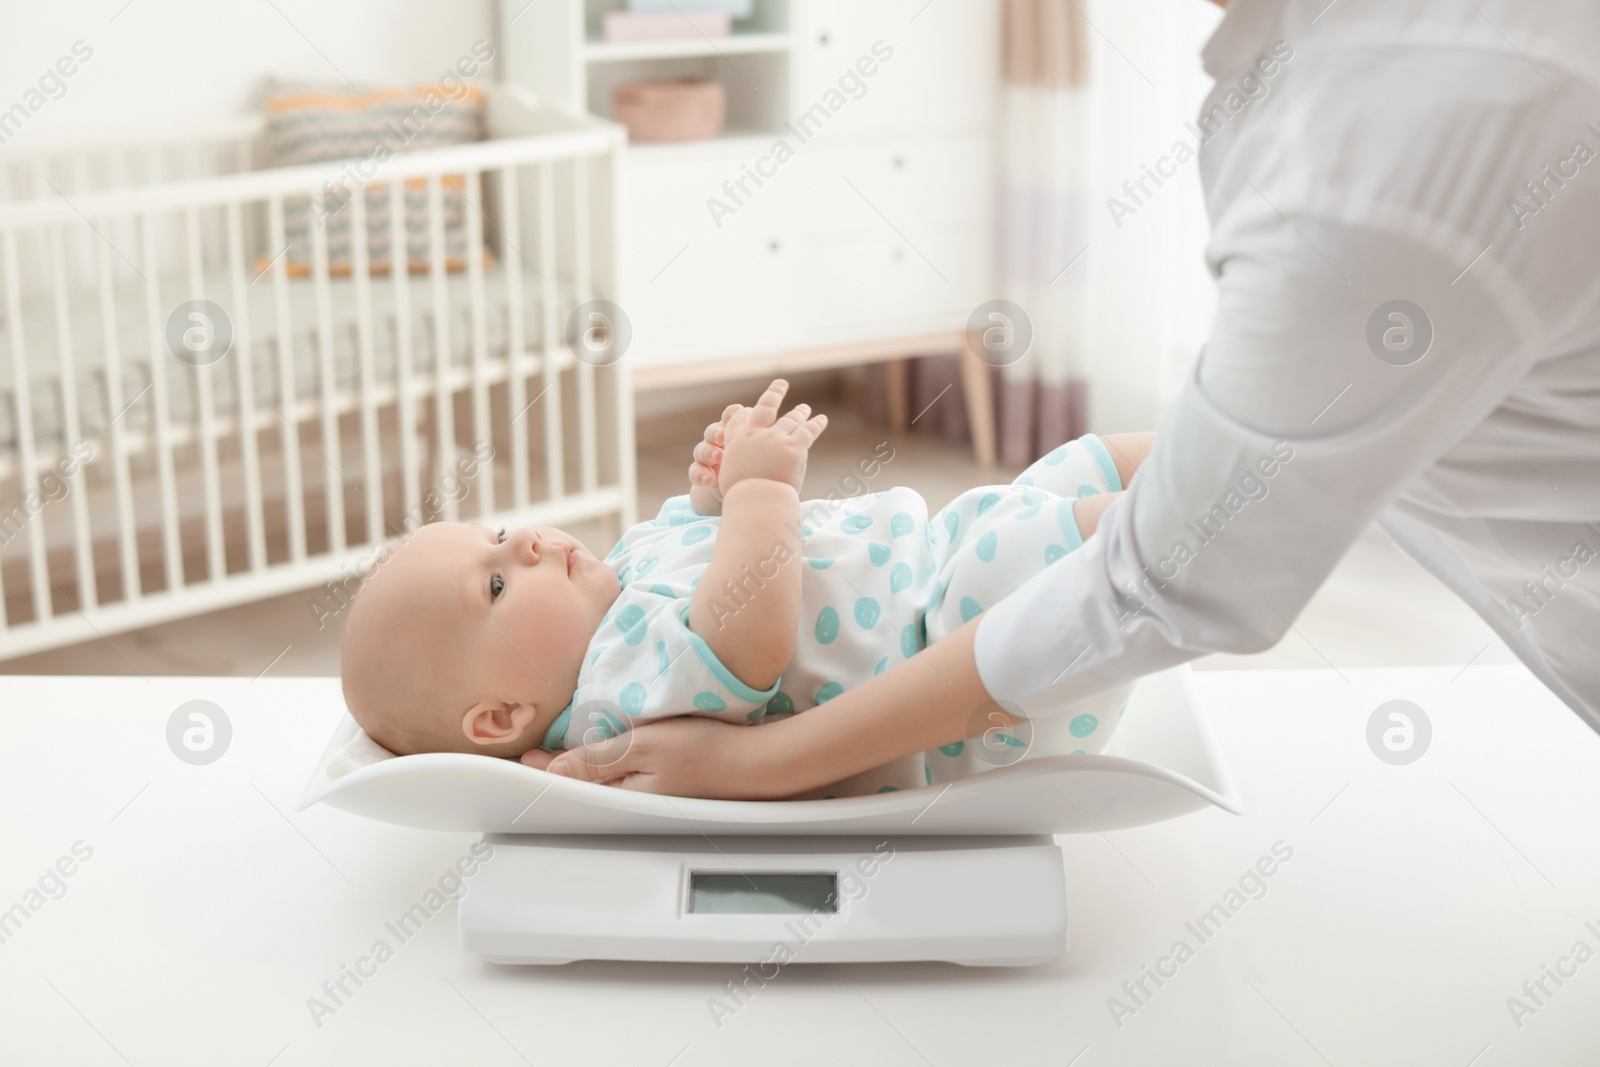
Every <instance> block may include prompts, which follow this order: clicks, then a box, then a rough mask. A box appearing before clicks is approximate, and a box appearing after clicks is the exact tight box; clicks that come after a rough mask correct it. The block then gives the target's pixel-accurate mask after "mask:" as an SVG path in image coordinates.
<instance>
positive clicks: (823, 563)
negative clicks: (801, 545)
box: [806, 557, 833, 571]
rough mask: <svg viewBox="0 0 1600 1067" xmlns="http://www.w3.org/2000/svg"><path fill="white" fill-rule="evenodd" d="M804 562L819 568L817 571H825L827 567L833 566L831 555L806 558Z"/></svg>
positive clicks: (816, 568)
mask: <svg viewBox="0 0 1600 1067" xmlns="http://www.w3.org/2000/svg"><path fill="white" fill-rule="evenodd" d="M806 562H807V563H809V564H811V566H812V568H813V569H815V570H819V571H825V570H827V569H828V568H829V567H831V566H833V559H832V558H831V557H830V558H828V559H821V558H818V559H808V560H806Z"/></svg>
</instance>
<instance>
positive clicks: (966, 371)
mask: <svg viewBox="0 0 1600 1067" xmlns="http://www.w3.org/2000/svg"><path fill="white" fill-rule="evenodd" d="M961 388H962V390H963V391H964V392H965V393H966V395H967V425H968V426H969V427H971V430H972V451H973V452H974V453H975V454H976V456H977V459H978V466H980V467H992V466H994V462H995V438H994V432H995V431H994V388H993V384H992V380H991V378H990V374H989V364H987V363H985V362H984V361H983V360H981V359H979V358H978V357H977V356H975V355H973V352H972V349H971V347H970V346H968V345H962V346H961Z"/></svg>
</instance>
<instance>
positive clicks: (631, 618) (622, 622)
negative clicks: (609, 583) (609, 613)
mask: <svg viewBox="0 0 1600 1067" xmlns="http://www.w3.org/2000/svg"><path fill="white" fill-rule="evenodd" d="M643 621H644V609H643V608H641V607H640V606H639V605H637V604H629V605H628V606H627V607H625V608H623V609H622V610H621V611H619V612H617V629H619V630H621V631H622V632H623V633H627V632H628V631H629V630H631V629H633V628H634V627H635V626H637V625H639V624H640V623H641V622H643ZM629 643H630V644H635V645H636V644H638V643H639V642H637V641H631V642H629Z"/></svg>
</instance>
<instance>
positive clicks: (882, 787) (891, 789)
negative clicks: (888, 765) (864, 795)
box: [878, 785, 900, 793]
mask: <svg viewBox="0 0 1600 1067" xmlns="http://www.w3.org/2000/svg"><path fill="white" fill-rule="evenodd" d="M878 792H880V793H898V792H900V790H899V789H898V788H897V787H895V786H892V785H880V786H879V787H878Z"/></svg>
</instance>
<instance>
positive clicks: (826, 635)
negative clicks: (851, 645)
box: [815, 607, 839, 645]
mask: <svg viewBox="0 0 1600 1067" xmlns="http://www.w3.org/2000/svg"><path fill="white" fill-rule="evenodd" d="M815 632H816V636H817V644H819V645H828V644H832V643H833V639H834V638H835V637H838V636H839V613H838V612H837V611H835V610H834V609H833V608H831V607H827V608H823V609H822V610H821V611H819V612H817V625H816V627H815Z"/></svg>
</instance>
